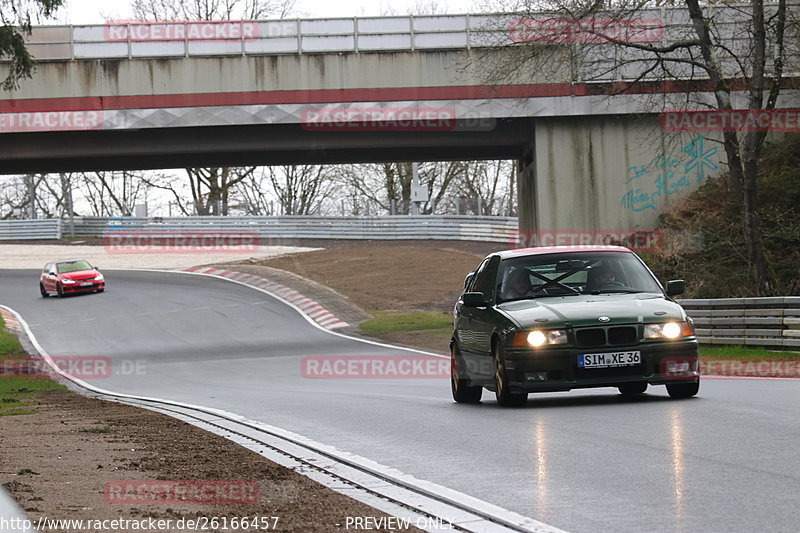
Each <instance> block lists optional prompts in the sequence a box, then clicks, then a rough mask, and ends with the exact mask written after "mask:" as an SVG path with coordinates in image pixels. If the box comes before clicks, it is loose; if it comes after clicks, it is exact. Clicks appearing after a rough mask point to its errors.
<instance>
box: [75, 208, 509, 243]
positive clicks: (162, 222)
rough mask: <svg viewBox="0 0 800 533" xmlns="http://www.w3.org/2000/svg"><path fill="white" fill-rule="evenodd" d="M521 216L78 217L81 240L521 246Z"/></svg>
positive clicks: (76, 222)
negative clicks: (138, 237) (216, 235)
mask: <svg viewBox="0 0 800 533" xmlns="http://www.w3.org/2000/svg"><path fill="white" fill-rule="evenodd" d="M518 227H519V221H518V219H517V218H516V217H490V216H484V217H478V216H468V215H420V216H407V215H397V216H372V217H367V216H363V217H341V216H337V217H323V216H273V217H258V216H245V217H201V216H198V217H151V218H135V217H123V218H113V217H112V218H105V217H82V218H80V217H79V218H76V219H75V226H74V231H75V235H76V236H84V237H87V236H102V235H104V234H106V233H107V232H113V231H120V230H121V231H135V232H147V233H153V234H158V233H160V232H163V233H164V234H165V235H170V236H175V235H178V234H180V232H181V231H186V232H197V231H226V230H227V231H253V232H256V233H258V235H259V237H260V238H262V239H375V240H394V239H398V240H403V239H439V240H443V239H452V240H470V241H490V242H507V243H509V246H511V245H512V243H514V242H516V241H515V239H516V236H517V232H518Z"/></svg>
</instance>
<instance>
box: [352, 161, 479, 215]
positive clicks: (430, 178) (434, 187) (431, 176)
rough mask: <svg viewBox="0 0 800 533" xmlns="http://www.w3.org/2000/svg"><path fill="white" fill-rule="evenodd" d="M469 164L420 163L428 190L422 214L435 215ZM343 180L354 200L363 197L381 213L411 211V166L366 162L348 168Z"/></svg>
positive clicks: (455, 162) (405, 212)
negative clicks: (434, 212)
mask: <svg viewBox="0 0 800 533" xmlns="http://www.w3.org/2000/svg"><path fill="white" fill-rule="evenodd" d="M468 164H469V163H467V162H464V161H438V162H426V163H420V164H419V181H420V185H422V186H424V187H426V188H427V190H428V201H427V202H423V203H422V205H421V206H420V212H421V213H423V214H424V213H428V214H430V213H433V211H434V210H435V209H436V206H438V205H441V204H442V203H443V200H444V199H445V198H446V197H447V195H448V194H449V192H450V189H451V185H452V184H453V183H454V182H455V181H457V180H458V178H459V176H460V175H462V174H463V173H464V172H465V169H466V167H467V165H468ZM342 178H343V180H344V182H345V183H346V186H347V187H348V188H349V189H350V191H349V192H350V193H351V200H352V199H356V198H362V199H364V200H366V201H367V202H369V203H370V204H372V205H373V206H375V207H376V208H377V209H378V210H383V211H385V212H390V211H392V209H393V206H394V212H395V213H397V214H400V215H405V214H408V213H409V212H410V206H411V183H412V179H413V174H412V168H411V163H406V162H404V163H367V164H361V165H348V166H346V167H344V168H343V169H342Z"/></svg>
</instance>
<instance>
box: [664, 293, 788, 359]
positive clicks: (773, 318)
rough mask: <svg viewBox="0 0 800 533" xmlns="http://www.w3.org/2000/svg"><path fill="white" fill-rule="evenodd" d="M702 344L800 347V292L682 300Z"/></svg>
mask: <svg viewBox="0 0 800 533" xmlns="http://www.w3.org/2000/svg"><path fill="white" fill-rule="evenodd" d="M679 303H680V304H681V305H682V306H683V307H684V309H686V312H687V313H688V314H689V316H690V317H692V318H693V319H694V324H695V330H696V333H697V338H698V340H699V341H700V342H701V343H702V344H728V345H742V346H761V347H765V348H783V349H789V350H800V296H777V297H772V298H717V299H690V300H689V299H687V300H679Z"/></svg>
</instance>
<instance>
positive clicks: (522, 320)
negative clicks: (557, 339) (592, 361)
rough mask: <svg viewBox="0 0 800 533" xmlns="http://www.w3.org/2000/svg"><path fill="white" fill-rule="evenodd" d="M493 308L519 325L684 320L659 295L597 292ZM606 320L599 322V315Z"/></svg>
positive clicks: (678, 310)
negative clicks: (595, 293)
mask: <svg viewBox="0 0 800 533" xmlns="http://www.w3.org/2000/svg"><path fill="white" fill-rule="evenodd" d="M497 310H498V311H500V312H501V313H503V314H505V315H506V316H508V318H509V319H511V320H512V321H513V322H516V323H517V325H518V326H519V327H521V328H530V327H561V326H565V325H569V326H571V327H582V326H596V325H600V324H602V325H610V324H632V323H646V324H647V323H654V322H664V321H670V320H684V317H685V313H684V311H683V308H681V306H680V305H678V304H676V303H675V302H673V301H671V300H668V299H666V298H665V297H664V296H663V295H661V294H653V293H641V294H598V295H591V294H587V295H575V296H563V297H557V298H537V299H534V300H518V301H515V302H505V303H502V304H500V305H498V306H497ZM601 316H606V317H608V318H609V319H610V320H609V321H607V322H601V321H600V320H599V317H601Z"/></svg>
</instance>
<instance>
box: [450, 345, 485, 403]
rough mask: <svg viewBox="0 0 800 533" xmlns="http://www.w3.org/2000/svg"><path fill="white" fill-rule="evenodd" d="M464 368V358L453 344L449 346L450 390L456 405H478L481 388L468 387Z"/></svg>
mask: <svg viewBox="0 0 800 533" xmlns="http://www.w3.org/2000/svg"><path fill="white" fill-rule="evenodd" d="M466 375H467V373H466V370H465V368H464V358H463V357H461V351H460V350H459V349H458V346H456V344H455V343H453V345H452V346H450V389H451V390H452V391H453V399H454V400H455V401H456V402H457V403H478V402H480V401H481V395H482V394H483V387H476V386H474V385H470V382H469V379H468V378H466V377H465V376H466Z"/></svg>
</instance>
